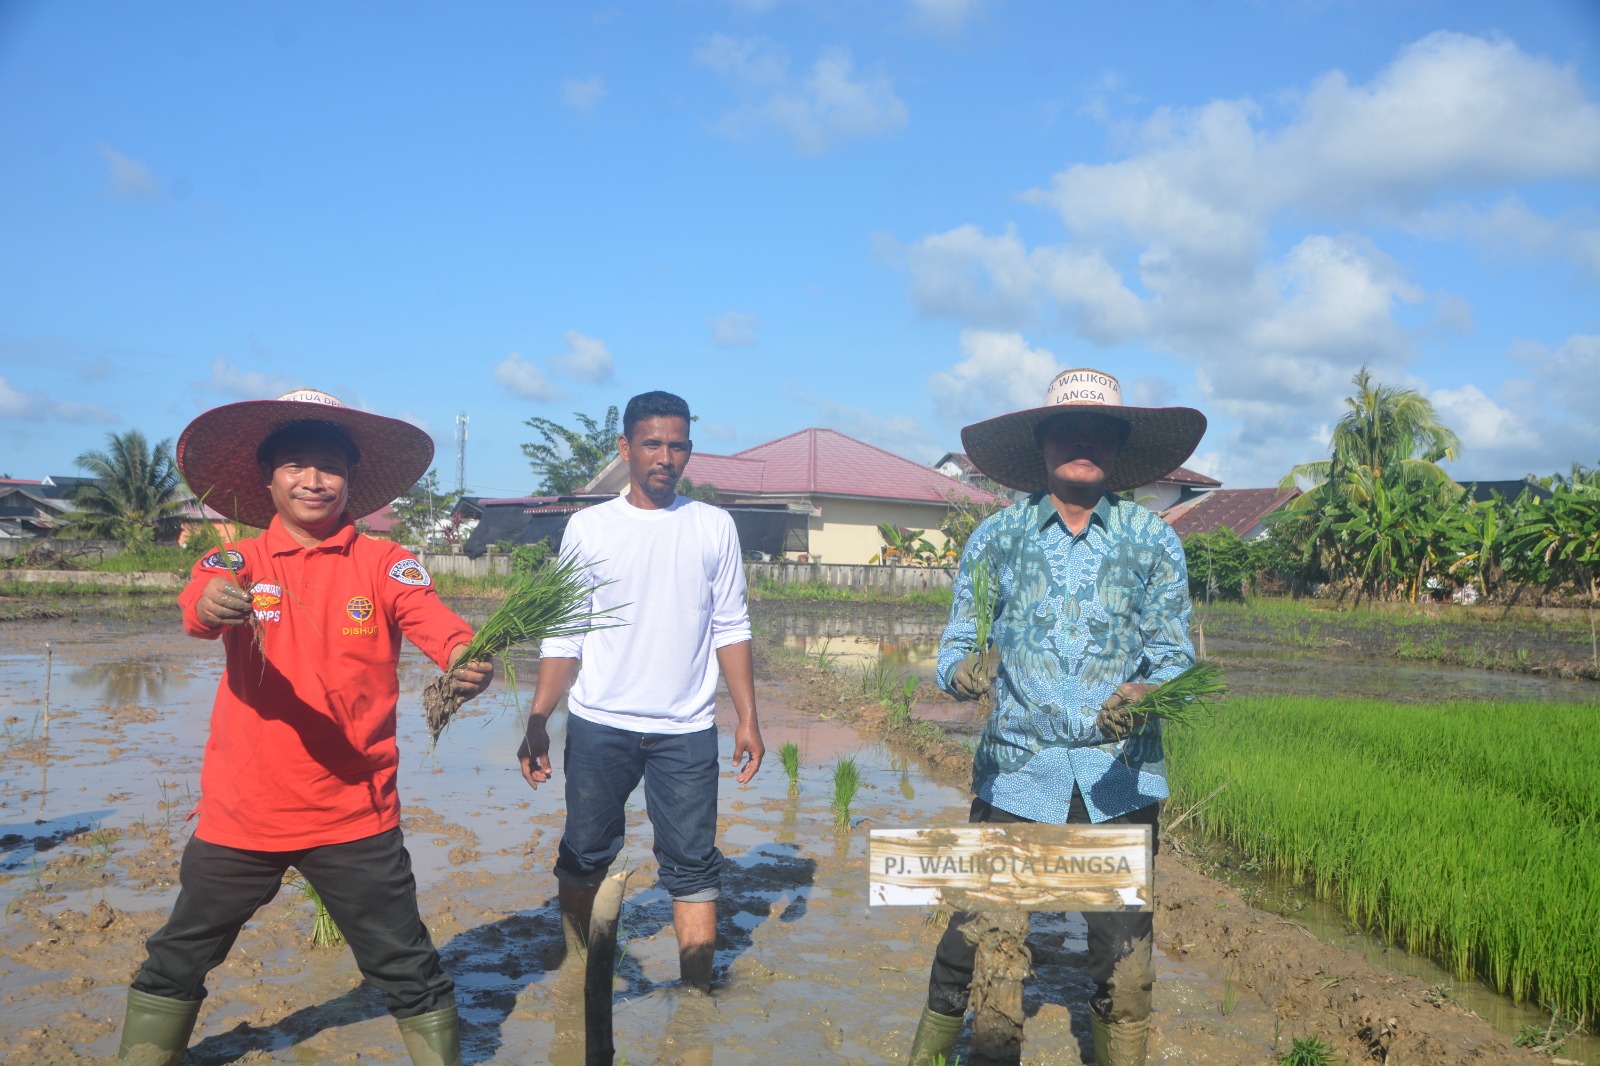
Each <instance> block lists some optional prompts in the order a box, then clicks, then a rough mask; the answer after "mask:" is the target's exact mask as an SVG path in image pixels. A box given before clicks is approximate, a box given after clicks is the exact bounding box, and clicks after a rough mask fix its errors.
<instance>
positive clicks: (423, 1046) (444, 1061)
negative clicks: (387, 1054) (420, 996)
mask: <svg viewBox="0 0 1600 1066" xmlns="http://www.w3.org/2000/svg"><path fill="white" fill-rule="evenodd" d="M395 1022H396V1023H397V1024H398V1025H399V1026H400V1039H401V1040H403V1041H405V1045H406V1054H408V1055H410V1056H411V1061H412V1062H413V1063H415V1064H416V1066H461V1018H460V1016H459V1015H458V1014H456V1008H455V1006H454V1004H452V1005H451V1006H448V1007H443V1008H441V1009H439V1010H436V1011H429V1012H428V1013H427V1014H419V1015H417V1016H416V1017H414V1018H396V1019H395Z"/></svg>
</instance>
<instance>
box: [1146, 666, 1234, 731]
mask: <svg viewBox="0 0 1600 1066" xmlns="http://www.w3.org/2000/svg"><path fill="white" fill-rule="evenodd" d="M1227 691H1228V685H1227V682H1225V681H1223V680H1222V669H1221V668H1220V667H1218V666H1217V664H1216V663H1213V662H1208V661H1205V660H1202V661H1200V662H1197V663H1195V664H1194V665H1193V666H1191V667H1189V669H1187V670H1185V671H1184V672H1183V673H1181V674H1179V675H1178V676H1177V677H1174V678H1172V679H1171V680H1168V681H1163V682H1162V683H1161V684H1160V685H1158V686H1157V687H1155V688H1153V689H1151V690H1150V691H1149V692H1147V693H1145V694H1144V696H1143V698H1141V699H1138V700H1136V701H1134V702H1133V703H1131V704H1129V705H1128V707H1127V711H1128V713H1129V714H1130V715H1143V716H1144V717H1146V718H1160V719H1161V720H1162V721H1165V722H1171V723H1172V724H1173V725H1177V726H1193V725H1195V724H1197V723H1199V722H1201V721H1204V720H1205V719H1207V718H1210V717H1211V701H1212V699H1213V698H1215V697H1217V696H1221V695H1223V694H1225V693H1226V692H1227Z"/></svg>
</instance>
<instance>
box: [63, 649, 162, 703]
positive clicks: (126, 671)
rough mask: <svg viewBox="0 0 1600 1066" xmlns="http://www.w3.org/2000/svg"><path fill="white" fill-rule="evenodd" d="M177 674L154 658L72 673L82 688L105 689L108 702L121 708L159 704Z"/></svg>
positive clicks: (102, 664) (112, 662) (120, 661)
mask: <svg viewBox="0 0 1600 1066" xmlns="http://www.w3.org/2000/svg"><path fill="white" fill-rule="evenodd" d="M175 674H176V671H174V670H173V668H172V667H170V666H168V665H167V664H166V663H162V662H156V661H154V660H151V659H113V660H110V661H106V662H98V663H95V664H94V665H92V666H85V667H81V668H80V669H77V670H74V671H72V683H73V684H74V685H77V686H78V687H79V688H85V689H92V688H101V689H102V692H103V698H104V699H105V701H106V702H107V703H109V704H112V705H113V706H120V705H121V704H125V703H154V702H156V701H157V700H159V699H160V698H161V694H162V693H163V692H165V691H166V688H167V685H168V684H170V683H171V682H172V680H173V679H174V677H175ZM102 686H103V688H102Z"/></svg>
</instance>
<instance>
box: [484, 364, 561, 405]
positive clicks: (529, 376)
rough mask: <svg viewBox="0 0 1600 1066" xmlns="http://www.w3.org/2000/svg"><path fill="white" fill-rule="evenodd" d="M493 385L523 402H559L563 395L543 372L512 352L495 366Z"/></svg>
mask: <svg viewBox="0 0 1600 1066" xmlns="http://www.w3.org/2000/svg"><path fill="white" fill-rule="evenodd" d="M494 383H495V384H496V385H500V386H502V387H504V388H505V389H506V390H507V391H508V392H510V393H511V394H512V395H513V396H517V397H520V398H521V399H524V400H540V401H549V400H559V399H561V397H562V396H564V395H565V393H563V392H562V390H561V388H560V387H559V386H557V385H556V383H555V382H553V381H551V380H550V378H549V377H548V376H547V375H546V374H545V372H544V371H543V370H541V369H539V368H538V367H537V366H534V365H533V364H532V363H530V362H528V361H527V360H526V359H524V358H522V355H521V354H520V353H518V352H512V353H511V354H510V355H508V356H506V357H505V358H504V359H502V360H500V362H498V363H496V364H495V368H494Z"/></svg>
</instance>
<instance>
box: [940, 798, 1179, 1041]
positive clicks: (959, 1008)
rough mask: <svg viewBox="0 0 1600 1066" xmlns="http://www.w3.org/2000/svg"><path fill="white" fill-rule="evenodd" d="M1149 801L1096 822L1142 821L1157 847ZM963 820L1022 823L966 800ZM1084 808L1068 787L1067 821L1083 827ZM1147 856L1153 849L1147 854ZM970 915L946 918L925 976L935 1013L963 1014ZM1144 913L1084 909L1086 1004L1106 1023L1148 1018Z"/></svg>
mask: <svg viewBox="0 0 1600 1066" xmlns="http://www.w3.org/2000/svg"><path fill="white" fill-rule="evenodd" d="M1158 809H1159V808H1157V806H1156V805H1155V804H1153V803H1152V804H1151V805H1150V806H1148V807H1140V808H1139V809H1138V810H1136V811H1129V812H1128V813H1127V814H1124V815H1121V816H1120V817H1117V818H1112V819H1110V820H1109V821H1106V822H1101V823H1098V824H1100V825H1127V824H1133V825H1148V826H1150V827H1151V841H1150V846H1151V848H1152V849H1159V848H1160V846H1161V845H1160V841H1159V839H1158V838H1159V836H1160V831H1161V829H1160V825H1159V824H1158V819H1157V811H1158ZM967 820H968V821H969V822H1026V821H1028V819H1027V818H1018V817H1017V816H1016V815H1014V814H1012V813H1010V812H1009V811H1003V810H1001V809H1000V808H999V807H996V806H993V805H992V804H989V803H985V802H984V801H983V800H980V799H975V800H973V801H972V812H971V814H970V815H969V816H968V818H967ZM1089 822H1090V818H1089V811H1088V809H1087V808H1086V807H1085V806H1084V805H1083V796H1082V795H1081V794H1080V793H1079V792H1078V789H1077V786H1076V785H1074V786H1073V789H1072V805H1071V807H1070V808H1068V811H1067V824H1068V825H1087V824H1089ZM1152 854H1153V852H1152ZM972 917H973V916H972V915H971V914H968V913H967V912H965V911H957V912H956V913H955V914H953V915H951V916H950V925H949V927H948V928H946V929H945V932H944V936H943V937H942V938H941V939H940V940H939V946H938V948H937V949H936V950H935V951H934V956H933V970H932V972H931V973H930V974H929V975H928V1006H929V1008H931V1009H932V1010H934V1011H936V1012H938V1013H939V1014H945V1015H950V1016H952V1017H959V1016H960V1015H963V1014H965V1013H966V1012H967V1002H968V1000H969V999H970V993H971V987H972V966H973V963H974V961H975V960H976V957H977V948H976V947H975V946H974V945H973V944H972V942H971V941H969V940H968V939H967V938H966V936H965V935H963V934H962V932H961V927H962V926H964V925H966V924H967V923H968V922H970V921H971V920H972ZM1151 917H1152V916H1151V913H1150V912H1149V911H1084V912H1083V920H1084V923H1085V924H1086V925H1088V927H1089V976H1090V977H1091V978H1093V980H1094V986H1095V990H1094V994H1093V995H1092V996H1090V997H1089V1006H1090V1008H1091V1009H1092V1010H1094V1012H1095V1013H1096V1014H1098V1015H1100V1017H1101V1018H1103V1019H1105V1020H1106V1021H1108V1022H1121V1021H1141V1020H1143V1019H1145V1018H1148V1017H1150V993H1151V991H1152V990H1153V988H1154V986H1155V970H1154V968H1153V967H1152V964H1151V946H1152V937H1151V934H1152V932H1153V923H1152V921H1151Z"/></svg>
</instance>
